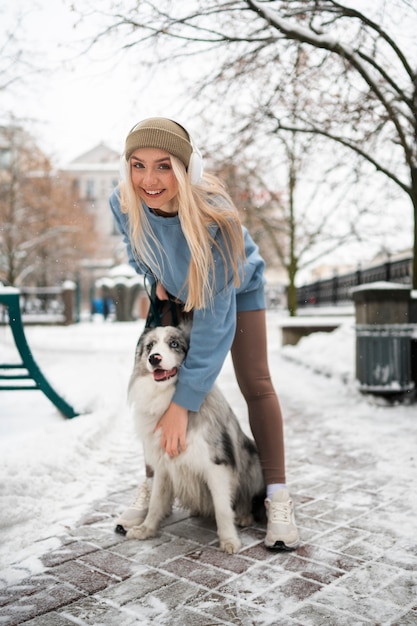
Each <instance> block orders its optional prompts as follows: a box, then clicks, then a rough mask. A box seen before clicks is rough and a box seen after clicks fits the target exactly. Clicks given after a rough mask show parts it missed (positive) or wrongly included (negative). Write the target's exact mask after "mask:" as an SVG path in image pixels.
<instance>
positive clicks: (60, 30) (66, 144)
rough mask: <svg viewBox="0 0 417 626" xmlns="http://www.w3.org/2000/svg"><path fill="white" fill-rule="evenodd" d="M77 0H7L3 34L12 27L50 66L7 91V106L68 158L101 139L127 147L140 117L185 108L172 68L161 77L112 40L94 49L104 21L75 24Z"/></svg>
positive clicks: (1, 13) (0, 26)
mask: <svg viewBox="0 0 417 626" xmlns="http://www.w3.org/2000/svg"><path fill="white" fill-rule="evenodd" d="M69 4H70V3H68V2H67V3H65V2H64V1H63V0H53V2H51V1H50V0H35V1H34V2H33V3H29V2H28V1H27V0H17V1H12V0H5V3H3V6H2V7H0V34H1V32H2V31H3V36H1V38H2V39H3V38H4V32H5V30H6V29H7V27H9V28H10V29H11V30H12V31H14V32H15V33H16V37H17V38H18V39H19V41H23V42H24V46H25V48H26V50H27V51H28V52H29V54H30V56H31V58H32V59H33V62H34V63H37V64H38V65H39V66H42V67H47V68H48V71H46V72H44V73H37V74H33V75H29V76H28V77H27V79H26V81H25V83H22V84H19V83H16V84H15V85H14V87H13V88H12V89H8V90H7V93H2V94H1V97H2V99H3V105H2V107H1V108H2V110H3V111H7V110H9V111H12V112H13V114H14V115H15V116H16V117H21V118H23V119H31V120H33V125H32V130H33V133H34V135H35V137H38V138H39V140H40V145H41V147H42V148H43V149H44V151H45V152H46V153H47V154H48V155H52V156H54V157H55V158H56V159H57V160H58V161H59V162H60V163H64V164H65V163H66V162H68V161H69V160H71V159H73V158H75V157H77V156H79V155H80V154H82V153H83V152H84V151H87V150H89V149H91V148H92V147H93V146H95V145H97V144H98V143H100V142H101V141H103V142H104V143H107V144H108V145H109V147H111V148H113V149H115V150H117V151H119V150H120V151H121V150H122V146H123V142H124V139H125V136H126V134H127V133H128V131H129V130H130V128H131V127H132V126H133V125H134V124H135V123H136V122H137V121H139V120H140V119H143V118H145V117H148V116H153V115H171V116H174V115H179V114H180V110H181V106H180V104H179V102H178V97H175V95H176V94H178V81H177V77H176V76H175V75H174V74H173V72H172V71H170V72H164V75H163V80H161V77H160V76H159V79H158V80H153V79H152V74H150V73H149V72H147V71H146V70H145V69H144V68H143V67H141V64H140V62H138V63H137V64H134V63H132V61H131V60H130V63H129V64H126V63H125V62H124V61H123V60H122V59H121V55H120V53H119V52H118V44H115V43H114V42H113V41H110V40H107V41H106V42H105V43H102V44H100V45H97V46H95V47H94V49H93V50H89V51H86V41H87V40H88V37H90V36H92V35H93V34H96V27H97V24H96V23H92V22H91V21H90V22H89V23H88V24H87V23H85V22H84V23H82V24H78V25H77V26H76V27H74V24H75V23H76V21H77V17H76V15H75V14H74V13H72V12H71V11H70V9H69ZM17 24H19V25H18V26H17ZM81 53H82V54H81ZM130 59H132V57H130ZM174 94H175V95H174Z"/></svg>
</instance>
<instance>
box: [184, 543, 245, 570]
mask: <svg viewBox="0 0 417 626" xmlns="http://www.w3.org/2000/svg"><path fill="white" fill-rule="evenodd" d="M187 558H188V559H191V560H192V561H195V562H198V563H205V564H207V565H214V566H215V567H218V568H219V569H223V570H227V571H230V572H235V573H236V574H242V572H246V571H247V570H248V569H249V568H250V567H252V565H253V562H252V561H249V560H248V559H245V558H242V556H239V555H237V554H233V555H231V554H225V553H224V552H221V551H220V550H214V549H213V548H205V549H200V550H195V551H194V552H191V553H190V554H187Z"/></svg>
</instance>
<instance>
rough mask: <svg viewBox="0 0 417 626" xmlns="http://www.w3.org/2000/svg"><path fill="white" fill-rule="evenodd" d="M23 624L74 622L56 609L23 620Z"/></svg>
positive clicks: (47, 625) (68, 624)
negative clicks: (25, 620)
mask: <svg viewBox="0 0 417 626" xmlns="http://www.w3.org/2000/svg"><path fill="white" fill-rule="evenodd" d="M25 626H74V622H73V621H72V620H69V619H67V618H66V617H64V616H63V615H60V614H59V613H57V612H56V611H51V613H46V614H44V615H39V616H38V617H35V618H34V619H31V620H29V621H28V622H25Z"/></svg>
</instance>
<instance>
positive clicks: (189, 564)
mask: <svg viewBox="0 0 417 626" xmlns="http://www.w3.org/2000/svg"><path fill="white" fill-rule="evenodd" d="M161 569H162V570H163V571H165V572H171V573H172V574H174V575H175V576H177V577H178V578H183V579H185V580H189V581H192V582H193V583H196V584H198V585H202V586H203V587H208V588H209V589H213V588H215V587H218V586H219V585H221V584H222V583H224V582H225V581H226V580H228V579H229V578H230V573H229V574H228V573H225V572H221V571H219V570H217V569H215V568H212V567H206V566H204V565H202V564H201V563H195V562H193V561H191V560H189V559H186V558H183V557H179V558H177V559H174V560H173V561H170V562H169V563H167V564H166V565H164V566H162V568H161Z"/></svg>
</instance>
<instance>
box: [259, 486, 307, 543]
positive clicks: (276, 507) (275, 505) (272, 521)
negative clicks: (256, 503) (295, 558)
mask: <svg viewBox="0 0 417 626" xmlns="http://www.w3.org/2000/svg"><path fill="white" fill-rule="evenodd" d="M265 508H266V514H267V516H268V525H267V529H266V536H265V546H266V547H267V548H271V549H274V550H294V549H295V548H297V546H298V545H299V543H300V537H299V535H298V530H297V526H296V525H295V518H294V504H293V502H292V500H291V498H290V496H289V493H288V491H287V489H277V491H275V492H274V493H273V494H272V498H271V499H269V498H266V500H265Z"/></svg>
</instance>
